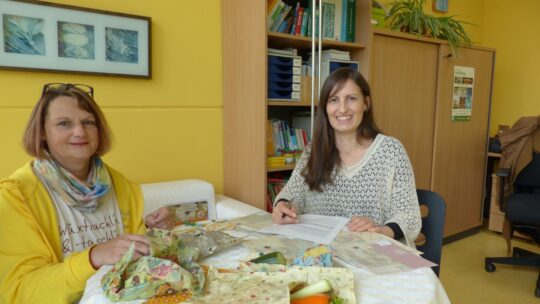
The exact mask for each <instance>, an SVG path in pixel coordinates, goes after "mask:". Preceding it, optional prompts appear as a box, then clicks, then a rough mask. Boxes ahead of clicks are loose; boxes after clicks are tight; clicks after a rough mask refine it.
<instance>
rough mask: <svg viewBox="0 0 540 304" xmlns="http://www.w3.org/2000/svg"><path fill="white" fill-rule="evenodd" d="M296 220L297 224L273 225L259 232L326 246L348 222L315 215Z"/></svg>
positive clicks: (345, 219) (333, 217)
mask: <svg viewBox="0 0 540 304" xmlns="http://www.w3.org/2000/svg"><path fill="white" fill-rule="evenodd" d="M298 220H299V223H298V224H289V225H275V224H274V225H272V226H268V227H265V228H263V229H261V230H259V231H260V232H264V233H272V234H279V235H284V236H286V237H291V238H297V239H302V240H306V241H311V242H315V243H318V244H325V245H327V244H330V243H331V242H332V240H333V239H334V238H335V237H336V235H337V234H338V233H339V232H340V231H341V229H343V227H345V225H346V224H347V223H348V222H349V219H348V218H346V217H340V216H324V215H315V214H301V215H298Z"/></svg>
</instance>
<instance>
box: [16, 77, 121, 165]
mask: <svg viewBox="0 0 540 304" xmlns="http://www.w3.org/2000/svg"><path fill="white" fill-rule="evenodd" d="M58 96H70V97H73V98H75V99H76V100H77V102H78V105H79V108H80V109H82V110H85V111H86V112H88V113H92V114H94V117H95V119H96V125H97V128H98V136H99V143H98V147H97V150H96V154H97V155H99V156H103V155H104V154H105V153H107V152H108V151H109V150H110V148H111V146H112V133H111V130H110V128H109V125H108V124H107V120H105V115H103V112H102V111H101V109H100V108H99V106H98V105H97V103H96V101H95V100H94V98H92V96H90V95H89V94H87V93H86V92H84V91H82V90H80V89H78V88H77V87H74V86H73V85H70V84H66V85H65V86H61V87H59V88H58V89H55V90H45V89H44V91H43V93H42V95H41V98H40V99H39V101H38V102H37V103H36V105H35V106H34V109H33V110H32V114H31V115H30V119H29V120H28V123H27V125H26V130H25V131H24V135H23V147H24V149H25V150H26V152H27V153H28V154H29V155H31V156H34V157H37V158H41V159H43V158H46V155H47V154H46V153H45V151H47V152H48V147H47V143H46V142H45V140H44V139H43V135H44V134H45V117H46V115H47V111H48V110H49V105H50V104H51V102H52V101H53V100H54V99H55V98H56V97H58Z"/></svg>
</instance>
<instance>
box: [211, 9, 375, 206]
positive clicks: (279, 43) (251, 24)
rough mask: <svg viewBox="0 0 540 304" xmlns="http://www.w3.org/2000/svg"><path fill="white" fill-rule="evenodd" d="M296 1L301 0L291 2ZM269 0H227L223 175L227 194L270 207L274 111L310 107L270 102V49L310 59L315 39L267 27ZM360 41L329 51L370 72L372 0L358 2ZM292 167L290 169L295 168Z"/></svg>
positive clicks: (327, 44) (335, 44)
mask: <svg viewBox="0 0 540 304" xmlns="http://www.w3.org/2000/svg"><path fill="white" fill-rule="evenodd" d="M286 2H288V3H289V4H290V3H296V1H286ZM267 3H268V1H266V0H224V1H222V2H221V5H222V48H223V163H224V166H223V170H224V172H223V177H224V192H225V193H224V194H225V195H227V196H230V197H233V198H236V199H239V200H241V201H244V202H247V203H249V204H251V205H253V206H255V207H258V208H261V209H265V204H266V189H267V173H268V172H269V171H272V170H267V168H266V157H267V155H266V153H267V152H266V123H267V119H268V118H272V117H270V116H271V115H273V113H277V112H279V113H288V112H292V111H294V108H299V107H300V108H303V110H309V109H310V107H309V106H308V104H309V103H308V102H307V101H306V100H307V98H305V97H303V98H302V100H303V101H302V102H294V103H293V102H281V101H271V102H269V101H267V99H266V92H267V47H272V48H288V47H293V48H297V49H298V51H299V53H301V54H302V55H304V57H306V58H305V59H307V56H306V55H307V53H308V52H309V51H310V50H311V44H312V43H311V38H310V37H300V36H292V35H288V34H281V33H272V32H268V30H267V25H266V24H267V7H266V6H267ZM355 12H356V22H355V42H354V43H349V42H340V41H330V40H323V41H322V47H323V50H324V49H329V48H335V49H339V50H346V51H349V52H350V54H351V59H352V60H356V61H359V62H360V70H361V72H362V73H363V74H364V75H367V73H368V72H369V64H370V61H369V58H370V57H369V42H370V41H371V23H370V22H371V0H356V11H355ZM291 168H292V167H288V168H285V169H286V170H290V169H291Z"/></svg>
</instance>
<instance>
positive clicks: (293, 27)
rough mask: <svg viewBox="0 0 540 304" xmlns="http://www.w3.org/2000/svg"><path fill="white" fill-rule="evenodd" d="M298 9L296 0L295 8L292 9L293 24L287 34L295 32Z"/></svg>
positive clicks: (298, 4)
mask: <svg viewBox="0 0 540 304" xmlns="http://www.w3.org/2000/svg"><path fill="white" fill-rule="evenodd" d="M299 9H300V2H296V8H295V9H294V18H293V25H292V28H291V31H290V32H289V34H291V35H294V33H295V32H296V22H297V20H298V10H299Z"/></svg>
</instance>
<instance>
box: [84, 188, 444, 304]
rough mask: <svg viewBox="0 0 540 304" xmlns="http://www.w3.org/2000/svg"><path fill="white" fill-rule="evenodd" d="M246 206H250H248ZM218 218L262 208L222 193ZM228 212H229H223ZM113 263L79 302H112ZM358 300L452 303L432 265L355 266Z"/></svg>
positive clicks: (224, 261) (237, 251) (226, 258)
mask: <svg viewBox="0 0 540 304" xmlns="http://www.w3.org/2000/svg"><path fill="white" fill-rule="evenodd" d="M246 206H247V207H246ZM216 207H217V211H218V212H217V213H218V218H221V219H223V218H228V217H231V216H244V215H248V214H251V213H255V212H258V211H260V210H259V209H256V208H253V207H251V206H249V205H246V204H244V203H241V202H239V201H236V200H234V199H230V198H226V197H221V198H218V199H216ZM220 214H222V215H227V216H220ZM248 254H249V252H248V250H247V249H245V248H244V247H243V246H241V245H237V246H234V247H232V248H229V249H227V250H225V251H223V252H220V253H218V254H216V255H214V256H211V257H208V258H206V259H204V260H202V261H201V263H202V264H211V265H215V266H217V267H230V266H234V264H235V263H237V260H239V259H242V258H243V257H246V256H247V255H248ZM110 267H111V266H104V267H102V268H101V269H100V270H99V271H98V272H97V273H96V274H94V275H93V276H92V277H91V278H90V279H89V280H88V282H87V285H86V289H85V293H84V296H83V298H82V299H81V301H80V302H79V303H80V304H90V303H107V304H109V303H111V304H112V302H110V301H109V300H108V299H107V298H106V297H105V295H104V294H103V292H102V291H101V286H100V281H101V277H102V276H103V275H104V274H105V273H106V272H107V271H108V270H109V269H110ZM353 272H354V276H355V287H356V290H355V292H356V300H357V303H362V304H375V303H381V304H383V303H384V304H391V303H396V304H397V303H399V304H402V303H414V304H422V303H426V304H427V303H441V304H446V303H450V300H449V299H448V296H447V295H446V292H445V290H444V288H443V286H442V284H441V282H440V281H439V279H438V278H437V276H436V275H435V274H434V273H433V271H432V270H431V269H429V268H420V269H416V270H413V271H408V272H399V273H392V274H385V275H375V274H371V273H370V272H368V271H367V270H364V269H354V270H353ZM142 302H143V301H130V302H123V303H130V304H135V303H142Z"/></svg>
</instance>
